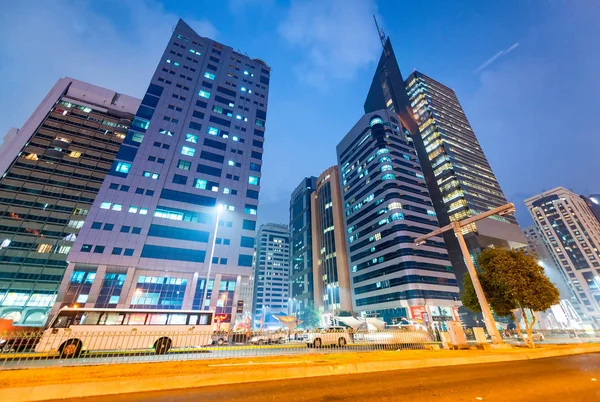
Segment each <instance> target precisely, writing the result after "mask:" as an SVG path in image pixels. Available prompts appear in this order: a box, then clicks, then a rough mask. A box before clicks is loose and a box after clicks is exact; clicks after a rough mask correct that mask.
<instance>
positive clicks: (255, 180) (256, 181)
mask: <svg viewBox="0 0 600 402" xmlns="http://www.w3.org/2000/svg"><path fill="white" fill-rule="evenodd" d="M259 183H260V179H259V178H258V177H255V176H248V184H253V185H255V186H258V184H259Z"/></svg>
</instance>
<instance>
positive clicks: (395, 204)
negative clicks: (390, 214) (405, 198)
mask: <svg viewBox="0 0 600 402" xmlns="http://www.w3.org/2000/svg"><path fill="white" fill-rule="evenodd" d="M387 209H388V211H391V210H392V209H402V204H401V203H399V202H390V204H389V205H388V208H387Z"/></svg>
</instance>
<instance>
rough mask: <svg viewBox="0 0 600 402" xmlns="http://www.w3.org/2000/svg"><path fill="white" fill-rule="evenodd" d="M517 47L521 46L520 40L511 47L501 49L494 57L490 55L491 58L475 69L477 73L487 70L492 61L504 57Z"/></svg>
mask: <svg viewBox="0 0 600 402" xmlns="http://www.w3.org/2000/svg"><path fill="white" fill-rule="evenodd" d="M517 47H519V42H517V43H515V44H514V45H512V46H511V47H509V48H507V49H504V50H501V51H499V52H498V53H496V54H495V55H493V56H492V57H490V58H489V59H487V60H486V61H485V62H484V63H483V64H481V65H480V66H479V67H477V68H476V69H475V71H474V73H475V74H477V73H479V72H481V71H483V70H485V69H486V68H487V67H489V66H490V65H491V64H492V63H494V62H495V61H496V60H498V58H500V57H502V56H506V55H507V54H509V53H510V52H512V51H513V50H515V49H516V48H517Z"/></svg>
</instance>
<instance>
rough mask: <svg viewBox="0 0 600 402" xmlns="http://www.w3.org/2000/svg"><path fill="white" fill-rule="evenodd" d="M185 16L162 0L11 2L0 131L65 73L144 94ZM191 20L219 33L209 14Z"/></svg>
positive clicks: (1, 51) (1, 28)
mask: <svg viewBox="0 0 600 402" xmlns="http://www.w3.org/2000/svg"><path fill="white" fill-rule="evenodd" d="M178 18H179V16H177V15H174V14H170V13H168V12H166V11H165V10H164V9H163V7H162V5H161V4H160V3H159V2H157V1H155V0H131V1H126V2H116V1H115V2H111V3H110V7H109V6H107V5H106V3H104V5H103V6H102V7H95V3H94V2H92V1H66V0H65V1H59V2H34V1H20V2H11V3H10V5H7V7H4V8H3V12H2V13H1V14H0V36H2V37H3V38H6V40H3V41H1V42H0V60H2V62H0V77H2V78H0V79H1V80H2V81H1V82H0V87H2V92H3V93H2V97H0V137H2V136H3V135H4V134H5V133H6V131H7V130H8V128H9V127H11V126H16V127H20V126H21V125H22V124H23V123H24V122H25V120H26V119H27V118H28V117H29V115H31V113H32V112H33V111H34V109H35V108H36V106H37V105H38V104H39V102H40V101H41V100H42V99H43V97H44V96H45V95H46V93H47V92H48V91H49V90H50V88H52V86H53V85H54V83H55V82H56V80H57V79H58V78H60V77H64V76H70V77H73V78H76V79H79V80H82V81H88V82H90V83H92V84H95V85H99V86H103V87H106V88H109V89H112V90H115V91H117V92H121V93H124V94H127V95H131V96H137V97H141V96H142V95H143V93H144V90H145V89H146V86H147V85H148V82H149V80H150V78H151V77H152V74H153V73H154V69H155V68H156V65H157V64H158V62H159V60H160V57H161V55H162V52H163V51H164V49H165V46H166V45H167V42H168V38H169V36H170V35H171V33H172V29H173V27H174V26H175V24H176V23H177V21H178ZM184 19H185V21H186V22H187V23H188V24H189V25H190V26H191V27H192V28H193V29H195V30H197V31H198V33H199V34H201V35H204V36H210V37H212V38H214V37H215V36H216V35H217V30H216V28H215V27H214V26H213V25H212V24H211V23H210V22H209V21H207V20H196V19H191V18H184Z"/></svg>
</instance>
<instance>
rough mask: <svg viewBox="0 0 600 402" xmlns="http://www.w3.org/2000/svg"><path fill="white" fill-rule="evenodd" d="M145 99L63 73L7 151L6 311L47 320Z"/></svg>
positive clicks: (3, 220)
mask: <svg viewBox="0 0 600 402" xmlns="http://www.w3.org/2000/svg"><path fill="white" fill-rule="evenodd" d="M139 105H140V100H139V99H136V98H133V97H130V96H127V95H123V94H120V93H117V92H114V91H111V90H109V89H106V88H101V87H97V86H95V85H91V84H88V83H85V82H82V81H77V80H74V79H72V78H61V79H59V80H58V81H57V83H56V84H55V85H54V87H53V88H52V90H51V91H50V92H49V93H48V95H46V97H45V98H44V100H43V101H42V102H41V103H40V105H39V106H38V108H37V109H36V110H35V112H34V113H33V114H32V115H31V117H30V118H29V119H28V120H27V122H26V123H25V124H24V125H23V127H22V128H21V129H20V130H11V132H10V133H9V138H6V139H5V141H4V143H3V145H2V149H1V151H0V153H1V155H2V157H1V158H0V171H3V172H4V174H3V175H2V177H1V178H0V211H1V212H0V317H1V318H9V319H13V321H14V322H15V323H17V324H27V325H43V324H44V323H45V321H46V319H47V316H48V312H49V310H50V308H51V307H52V305H53V303H54V301H55V299H56V293H57V290H58V286H59V284H60V283H61V280H62V278H63V275H64V273H65V270H66V268H67V254H68V253H69V251H70V250H71V248H72V247H73V243H74V241H75V239H76V238H77V237H78V236H79V232H80V229H81V228H82V226H83V224H84V219H86V216H87V214H88V212H89V210H90V209H91V206H92V203H93V202H94V200H95V198H96V196H97V194H98V191H99V189H100V186H101V184H102V181H103V180H104V178H105V176H106V175H107V173H108V171H109V170H110V167H111V165H112V163H113V161H114V160H115V156H116V155H117V152H119V148H120V146H121V143H122V142H123V139H124V138H125V133H126V132H127V129H128V128H129V126H130V125H131V122H132V119H133V114H134V113H135V112H136V110H137V109H138V107H139Z"/></svg>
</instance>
